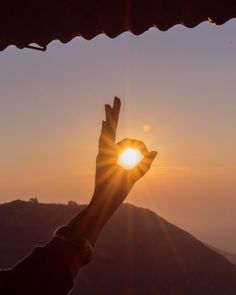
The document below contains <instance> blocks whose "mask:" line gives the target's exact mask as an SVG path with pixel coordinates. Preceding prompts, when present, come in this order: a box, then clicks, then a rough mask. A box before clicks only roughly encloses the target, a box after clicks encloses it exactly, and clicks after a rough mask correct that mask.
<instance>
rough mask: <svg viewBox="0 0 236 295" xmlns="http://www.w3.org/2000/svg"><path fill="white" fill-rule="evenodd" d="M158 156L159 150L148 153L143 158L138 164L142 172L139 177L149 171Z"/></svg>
mask: <svg viewBox="0 0 236 295" xmlns="http://www.w3.org/2000/svg"><path fill="white" fill-rule="evenodd" d="M156 156H157V152H156V151H151V152H149V153H148V155H147V156H146V157H144V158H143V159H142V160H141V162H140V163H139V164H138V165H137V169H138V171H139V172H140V173H139V177H138V178H140V177H141V176H143V175H144V174H146V173H147V171H148V170H149V169H150V168H151V165H152V163H153V161H154V160H155V158H156Z"/></svg>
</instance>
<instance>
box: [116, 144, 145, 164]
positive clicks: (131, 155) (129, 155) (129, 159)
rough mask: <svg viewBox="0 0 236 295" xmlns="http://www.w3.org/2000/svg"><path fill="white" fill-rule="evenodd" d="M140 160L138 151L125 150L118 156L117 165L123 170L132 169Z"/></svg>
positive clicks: (140, 155)
mask: <svg viewBox="0 0 236 295" xmlns="http://www.w3.org/2000/svg"><path fill="white" fill-rule="evenodd" d="M142 158H143V155H142V154H141V153H140V151H139V150H138V149H132V148H127V149H125V150H124V151H123V152H122V153H121V154H120V156H119V158H118V161H117V163H118V164H119V165H120V166H121V167H123V168H125V169H133V168H134V167H135V166H136V165H137V164H138V163H139V162H140V161H141V160H142Z"/></svg>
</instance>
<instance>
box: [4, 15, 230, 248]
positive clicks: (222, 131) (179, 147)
mask: <svg viewBox="0 0 236 295" xmlns="http://www.w3.org/2000/svg"><path fill="white" fill-rule="evenodd" d="M235 29H236V23H235V21H231V22H228V23H227V24H226V25H224V26H222V27H219V28H218V27H217V28H216V27H213V26H211V25H210V24H206V23H204V24H202V25H200V26H198V27H197V28H195V29H193V30H189V29H186V28H183V27H181V26H177V27H175V28H173V29H171V30H170V31H168V32H166V33H161V32H158V31H157V30H150V31H149V32H147V33H145V34H143V35H142V36H139V37H135V36H132V35H131V34H129V33H125V34H123V35H121V36H120V37H119V38H117V39H115V40H111V39H109V38H107V37H105V36H98V37H97V38H95V39H94V40H92V41H89V42H88V41H85V40H82V39H80V38H76V39H75V40H73V41H72V42H71V43H70V44H68V45H62V44H60V43H58V42H54V43H52V44H51V45H50V46H49V48H48V51H47V52H46V53H39V52H34V51H30V50H22V51H20V50H17V49H15V48H8V49H7V50H5V51H4V52H3V53H1V55H0V67H1V73H0V86H1V98H0V102H1V108H0V134H1V137H0V146H1V153H0V202H6V201H10V200H13V199H16V198H22V199H29V198H30V197H37V198H38V199H39V200H40V201H42V202H67V201H68V200H75V201H77V202H78V203H85V202H88V200H89V198H90V196H91V194H92V191H93V178H94V161H95V157H96V149H97V139H98V135H99V131H100V124H101V120H102V119H103V118H104V114H103V104H104V103H107V102H112V99H113V96H115V95H117V96H120V97H121V99H122V110H121V120H120V125H119V138H118V139H121V138H122V137H123V136H124V137H127V136H130V137H137V138H139V139H141V140H143V141H145V142H146V144H147V146H148V147H149V148H150V149H156V150H158V152H159V155H158V159H157V161H156V162H155V164H154V167H153V168H152V171H151V172H150V173H149V175H147V176H146V177H145V179H143V180H142V181H141V182H140V183H139V184H138V185H137V186H136V187H135V189H134V190H133V191H132V193H131V195H130V197H129V199H128V201H129V202H133V203H135V204H137V205H140V206H144V207H148V208H151V209H152V210H155V211H156V212H157V213H158V214H160V215H161V216H162V217H164V218H166V219H167V220H169V221H171V222H173V223H176V224H177V225H179V226H181V227H183V228H185V229H187V230H188V231H190V232H192V233H193V234H195V235H197V236H198V237H199V238H201V239H203V240H204V241H206V242H208V243H211V244H213V245H215V246H217V247H220V248H222V249H227V250H230V251H234V252H236V238H234V236H235V234H234V233H235V227H236V220H235V217H234V216H235V209H236V185H235V179H236V156H235V150H236V149H235V148H236V135H235V134H236V133H235V123H236V116H235V112H236V100H235V76H236V64H235V63H236V59H235V52H236V39H235V34H234V32H235Z"/></svg>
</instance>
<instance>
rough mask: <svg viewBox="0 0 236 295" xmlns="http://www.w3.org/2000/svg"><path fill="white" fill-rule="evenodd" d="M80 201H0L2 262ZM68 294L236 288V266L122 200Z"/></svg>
mask: <svg viewBox="0 0 236 295" xmlns="http://www.w3.org/2000/svg"><path fill="white" fill-rule="evenodd" d="M81 208H82V206H78V205H76V204H74V203H70V204H68V205H56V204H40V203H37V202H24V201H14V202H11V203H6V204H2V205H0V241H1V242H0V267H1V268H3V267H8V266H10V265H12V264H14V263H15V262H17V261H18V260H19V259H21V258H22V257H24V256H25V255H26V254H27V253H28V252H29V251H30V250H31V249H32V248H33V247H34V246H35V245H39V244H43V243H45V242H46V241H48V240H49V239H50V237H51V235H52V233H53V231H54V229H55V228H57V227H58V226H59V225H61V224H65V223H66V222H67V221H69V220H70V219H71V218H72V217H73V216H74V215H75V214H76V213H77V212H78V210H81ZM77 279H78V280H79V284H78V286H77V287H76V288H75V289H74V290H73V292H72V293H71V294H73V295H76V294H80V295H81V294H82V295H88V294H90V295H91V294H98V295H100V294H101V295H146V294H147V295H149V294H151V295H154V294H155V295H158V294H162V295H164V294H168V295H169V294H170V295H185V294H186V295H194V294H198V295H199V294H201V295H202V294H203V295H204V294H207V295H211V294H212V295H213V294H214V295H215V294H220V295H228V294H236V266H235V265H233V264H232V263H230V262H229V261H228V260H227V259H226V258H225V257H223V256H222V255H220V254H219V253H217V252H215V251H214V250H212V249H210V248H209V247H207V246H206V245H204V244H203V243H202V242H200V241H199V240H197V239H196V238H194V237H193V236H192V235H190V234H189V233H187V232H185V231H183V230H181V229H180V228H178V227H176V226H174V225H172V224H170V223H168V222H167V221H166V220H164V219H163V218H161V217H159V216H158V215H156V214H155V213H153V212H151V211H150V210H147V209H143V208H137V207H135V206H133V205H129V204H125V205H122V206H121V208H120V209H119V210H118V211H117V212H116V213H115V215H114V216H113V218H112V220H111V221H110V222H109V224H108V225H107V226H106V228H105V229H104V230H103V232H102V234H101V236H100V238H99V240H98V242H97V245H96V248H95V257H94V259H93V261H92V262H91V263H90V264H89V265H88V266H86V267H85V268H84V269H83V270H82V271H81V272H80V274H79V278H77Z"/></svg>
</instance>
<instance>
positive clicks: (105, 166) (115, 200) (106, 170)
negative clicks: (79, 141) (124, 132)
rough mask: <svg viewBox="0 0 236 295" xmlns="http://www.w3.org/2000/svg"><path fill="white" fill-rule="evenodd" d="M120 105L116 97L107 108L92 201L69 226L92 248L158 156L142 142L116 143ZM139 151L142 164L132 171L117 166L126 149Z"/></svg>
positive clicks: (72, 233) (129, 140) (73, 234)
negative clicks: (135, 184)
mask: <svg viewBox="0 0 236 295" xmlns="http://www.w3.org/2000/svg"><path fill="white" fill-rule="evenodd" d="M120 106H121V102H120V99H119V98H117V97H115V99H114V104H113V107H111V106H110V105H105V112H106V121H103V122H102V131H101V135H100V138H99V146H98V155H97V159H96V177H95V189H94V194H93V197H92V199H91V201H90V203H89V205H88V206H87V207H86V208H85V209H84V210H83V211H82V212H80V213H79V214H78V215H77V216H75V218H74V219H73V220H72V221H71V222H70V223H69V227H70V230H71V235H72V236H74V237H86V238H87V239H88V240H89V241H90V243H91V244H92V245H94V244H95V242H96V240H97V237H98V235H99V233H100V231H101V229H102V228H103V226H104V225H105V224H106V222H107V221H108V219H109V218H110V217H111V216H112V214H113V213H114V211H115V210H116V209H117V208H118V207H119V206H120V204H121V203H122V202H123V200H124V199H125V198H126V196H127V195H128V193H129V192H130V190H131V189H132V187H133V185H134V183H135V182H136V181H137V180H138V179H139V178H141V177H142V176H143V175H144V174H146V173H147V171H148V170H149V169H150V167H151V164H152V162H153V160H154V159H155V157H156V155H157V153H156V152H155V151H152V152H148V150H147V148H146V146H145V145H144V143H142V142H141V141H139V140H133V139H124V140H122V141H121V142H119V143H115V141H116V130H117V124H118V119H119V112H120ZM126 147H132V148H136V149H139V150H140V152H141V153H142V154H143V159H142V161H141V162H140V163H139V164H138V165H137V166H136V167H135V168H133V169H132V170H126V169H124V168H122V167H121V166H120V165H119V164H117V159H118V157H119V154H120V153H121V152H122V151H123V150H124V149H125V148H126Z"/></svg>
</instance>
